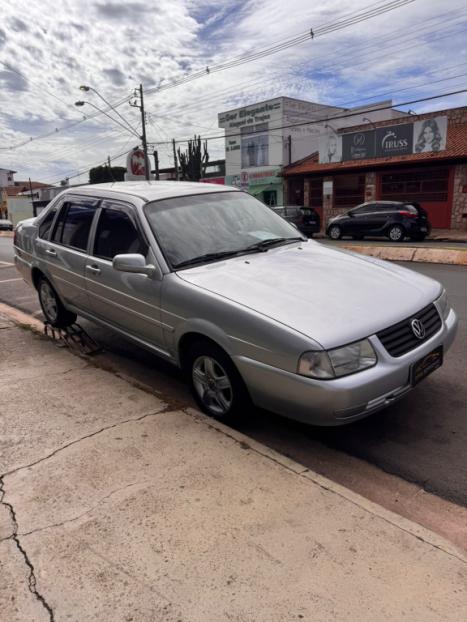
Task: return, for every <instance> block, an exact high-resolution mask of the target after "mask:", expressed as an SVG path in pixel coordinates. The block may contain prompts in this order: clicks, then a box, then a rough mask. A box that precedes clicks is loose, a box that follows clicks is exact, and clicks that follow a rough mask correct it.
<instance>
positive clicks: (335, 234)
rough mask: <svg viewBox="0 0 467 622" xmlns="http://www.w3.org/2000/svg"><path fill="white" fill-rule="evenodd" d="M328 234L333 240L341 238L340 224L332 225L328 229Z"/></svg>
mask: <svg viewBox="0 0 467 622" xmlns="http://www.w3.org/2000/svg"><path fill="white" fill-rule="evenodd" d="M328 236H329V237H330V238H331V240H340V239H341V237H342V230H341V228H340V227H339V225H331V226H330V227H329V229H328Z"/></svg>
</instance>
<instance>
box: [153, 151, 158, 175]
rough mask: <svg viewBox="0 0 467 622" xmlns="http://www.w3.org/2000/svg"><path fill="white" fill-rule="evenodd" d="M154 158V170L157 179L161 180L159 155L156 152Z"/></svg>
mask: <svg viewBox="0 0 467 622" xmlns="http://www.w3.org/2000/svg"><path fill="white" fill-rule="evenodd" d="M152 155H153V156H154V170H155V172H156V179H157V180H159V154H158V153H157V151H156V150H154V153H153V154H152Z"/></svg>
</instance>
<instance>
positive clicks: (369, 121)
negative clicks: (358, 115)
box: [362, 117, 376, 130]
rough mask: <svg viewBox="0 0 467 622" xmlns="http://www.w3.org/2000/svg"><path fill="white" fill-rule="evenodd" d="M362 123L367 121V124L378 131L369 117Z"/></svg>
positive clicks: (364, 118)
mask: <svg viewBox="0 0 467 622" xmlns="http://www.w3.org/2000/svg"><path fill="white" fill-rule="evenodd" d="M362 121H366V122H367V123H369V124H370V125H371V126H372V128H373V129H374V130H375V129H376V125H375V124H374V123H373V121H372V120H371V119H369V118H368V117H363V119H362Z"/></svg>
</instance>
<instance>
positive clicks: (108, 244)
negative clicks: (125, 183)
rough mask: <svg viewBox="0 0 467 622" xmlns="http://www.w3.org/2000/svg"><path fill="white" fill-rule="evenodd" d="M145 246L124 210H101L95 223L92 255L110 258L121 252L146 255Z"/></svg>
mask: <svg viewBox="0 0 467 622" xmlns="http://www.w3.org/2000/svg"><path fill="white" fill-rule="evenodd" d="M147 250H148V249H147V246H146V244H145V243H144V242H143V240H142V239H141V237H140V235H139V233H138V231H137V229H136V227H135V225H134V224H133V222H132V221H131V219H130V218H129V216H128V215H127V214H125V212H123V211H121V210H117V209H110V208H106V209H104V210H102V212H101V215H100V216H99V222H98V225H97V231H96V238H95V242H94V255H95V256H96V257H101V258H102V259H108V260H112V259H113V258H114V257H115V255H120V254H122V253H139V254H141V255H146V253H147Z"/></svg>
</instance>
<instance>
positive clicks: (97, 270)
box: [86, 266, 101, 274]
mask: <svg viewBox="0 0 467 622" xmlns="http://www.w3.org/2000/svg"><path fill="white" fill-rule="evenodd" d="M86 270H89V272H92V273H93V274H100V273H101V269H100V268H98V267H97V266H86Z"/></svg>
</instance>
